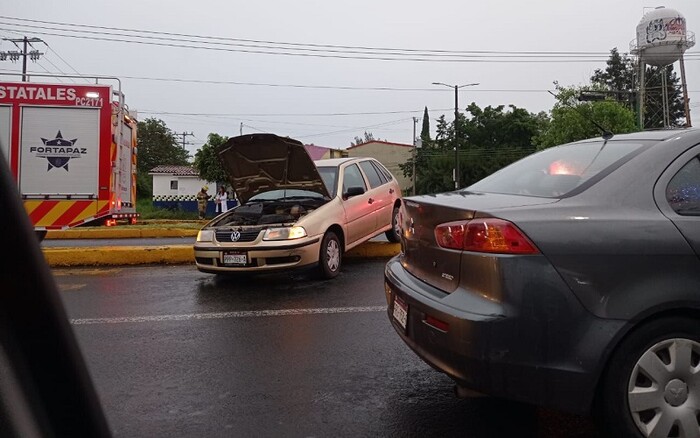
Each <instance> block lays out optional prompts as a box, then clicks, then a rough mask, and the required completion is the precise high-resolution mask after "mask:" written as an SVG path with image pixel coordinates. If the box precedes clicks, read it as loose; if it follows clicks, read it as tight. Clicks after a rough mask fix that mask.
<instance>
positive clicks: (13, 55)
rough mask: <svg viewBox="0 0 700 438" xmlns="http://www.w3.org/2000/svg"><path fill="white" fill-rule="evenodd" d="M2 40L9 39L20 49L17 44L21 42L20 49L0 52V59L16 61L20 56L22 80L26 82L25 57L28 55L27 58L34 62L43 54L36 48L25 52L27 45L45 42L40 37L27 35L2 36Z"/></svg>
mask: <svg viewBox="0 0 700 438" xmlns="http://www.w3.org/2000/svg"><path fill="white" fill-rule="evenodd" d="M3 41H9V42H11V43H13V44H14V45H15V46H17V48H18V49H20V47H19V46H18V45H17V44H18V43H23V48H21V51H17V50H11V51H5V52H0V61H5V60H6V59H7V58H10V61H12V62H16V61H18V60H19V58H20V57H22V82H27V57H29V59H31V60H32V62H36V61H38V60H39V58H40V57H41V55H43V53H42V52H40V51H38V50H32V51H30V52H27V46H28V45H29V46H31V43H44V44H46V43H45V42H44V40H42V39H41V38H27V37H24V38H3Z"/></svg>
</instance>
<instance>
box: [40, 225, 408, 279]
mask: <svg viewBox="0 0 700 438" xmlns="http://www.w3.org/2000/svg"><path fill="white" fill-rule="evenodd" d="M197 231H198V229H194V228H192V229H190V228H177V227H170V228H168V227H163V228H139V227H138V226H130V225H127V226H123V227H119V226H117V227H89V228H75V229H69V230H60V231H59V230H52V231H49V232H48V233H47V235H46V239H124V238H137V239H138V238H144V239H148V238H158V237H196V236H197ZM400 248H401V247H400V245H399V244H398V243H390V242H385V241H376V240H371V241H369V242H365V243H363V244H362V245H360V246H358V247H356V248H353V249H352V250H350V251H348V252H347V253H346V254H345V257H366V258H372V257H392V256H394V255H396V254H398V253H399V251H400ZM42 251H43V253H44V257H45V258H46V261H47V262H48V264H49V266H50V267H52V268H56V267H80V266H119V265H148V264H194V249H193V247H192V245H163V246H158V245H149V246H120V245H114V246H94V247H67V246H66V247H51V248H42Z"/></svg>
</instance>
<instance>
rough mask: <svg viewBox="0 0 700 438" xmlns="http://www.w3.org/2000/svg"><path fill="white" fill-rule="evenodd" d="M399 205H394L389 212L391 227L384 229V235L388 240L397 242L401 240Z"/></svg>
mask: <svg viewBox="0 0 700 438" xmlns="http://www.w3.org/2000/svg"><path fill="white" fill-rule="evenodd" d="M399 211H400V209H399V207H394V210H393V211H392V212H391V229H389V230H386V232H385V233H384V235H385V236H386V239H387V240H388V241H389V242H392V243H399V242H400V241H401V224H400V223H399Z"/></svg>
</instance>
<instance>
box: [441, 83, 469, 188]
mask: <svg viewBox="0 0 700 438" xmlns="http://www.w3.org/2000/svg"><path fill="white" fill-rule="evenodd" d="M433 85H444V86H445V87H450V88H454V90H455V123H454V128H455V177H454V180H455V190H459V137H458V134H459V129H458V128H459V89H460V88H462V87H471V86H472V85H479V83H478V82H477V83H473V84H464V85H448V84H443V83H442V82H433Z"/></svg>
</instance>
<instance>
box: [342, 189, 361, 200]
mask: <svg viewBox="0 0 700 438" xmlns="http://www.w3.org/2000/svg"><path fill="white" fill-rule="evenodd" d="M363 193H365V188H364V187H348V191H347V192H345V193H344V194H343V197H344V198H345V199H348V198H352V197H353V196H357V195H362V194H363Z"/></svg>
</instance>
